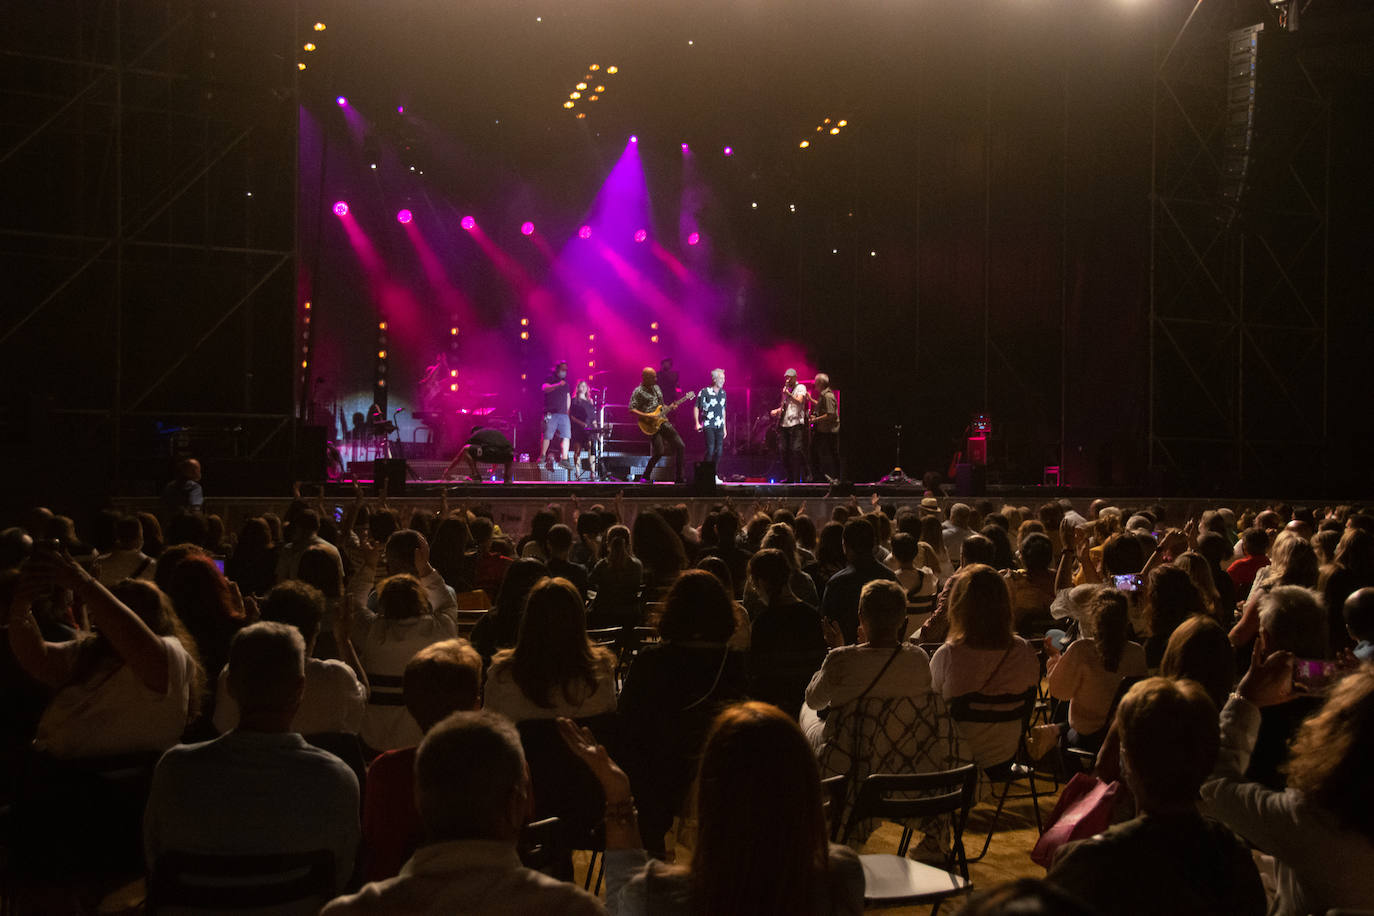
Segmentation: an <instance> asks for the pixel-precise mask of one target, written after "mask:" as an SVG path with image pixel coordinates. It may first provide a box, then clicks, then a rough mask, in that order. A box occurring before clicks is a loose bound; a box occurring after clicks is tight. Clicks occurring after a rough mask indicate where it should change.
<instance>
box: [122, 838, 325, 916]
mask: <svg viewBox="0 0 1374 916" xmlns="http://www.w3.org/2000/svg"><path fill="white" fill-rule="evenodd" d="M334 867H335V866H334V854H333V853H331V852H330V851H329V850H327V849H315V850H311V851H309V852H284V853H271V854H257V855H206V854H202V853H189V852H178V851H175V850H173V851H168V852H165V853H163V854H162V855H160V856H158V858H157V862H156V863H155V865H154V867H153V870H152V873H151V874H150V875H149V877H148V912H149V913H158V912H161V911H163V910H164V909H176V910H177V911H178V912H180V911H183V910H186V909H190V910H205V911H206V912H215V913H220V912H225V911H228V910H247V909H254V908H257V907H272V906H282V905H284V904H288V903H305V902H307V901H312V900H314V901H318V903H319V905H321V906H323V905H324V904H325V903H327V902H328V901H329V900H330V899H331V898H333V896H334V891H335V887H334Z"/></svg>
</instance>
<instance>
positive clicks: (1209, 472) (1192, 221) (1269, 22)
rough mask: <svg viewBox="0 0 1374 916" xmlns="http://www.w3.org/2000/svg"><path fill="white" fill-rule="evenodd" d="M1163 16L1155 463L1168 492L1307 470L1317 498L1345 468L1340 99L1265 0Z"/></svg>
mask: <svg viewBox="0 0 1374 916" xmlns="http://www.w3.org/2000/svg"><path fill="white" fill-rule="evenodd" d="M1173 9H1174V11H1175V12H1177V13H1179V14H1182V13H1183V11H1184V10H1183V8H1180V7H1179V5H1178V4H1175V6H1174V8H1173ZM1158 15H1159V17H1160V19H1159V21H1158V27H1157V29H1156V36H1157V38H1156V40H1157V45H1156V55H1155V60H1156V64H1155V74H1154V102H1153V123H1152V141H1151V182H1150V183H1151V201H1150V204H1151V206H1150V240H1151V241H1150V264H1149V388H1148V393H1149V433H1148V462H1149V466H1150V468H1151V470H1152V473H1153V475H1154V477H1155V481H1156V483H1157V484H1159V485H1160V486H1161V487H1163V488H1165V489H1168V488H1169V487H1173V486H1180V485H1181V486H1184V487H1187V488H1188V490H1189V491H1190V492H1202V491H1213V490H1215V491H1220V490H1221V489H1224V488H1225V487H1227V486H1234V485H1236V484H1238V483H1241V482H1244V483H1246V484H1249V485H1256V486H1269V485H1271V484H1274V483H1277V482H1280V481H1287V483H1288V484H1289V488H1290V489H1291V485H1292V483H1293V480H1294V478H1293V475H1294V474H1295V473H1296V472H1298V471H1299V470H1300V469H1307V468H1311V469H1313V470H1314V471H1315V472H1316V473H1318V474H1319V475H1320V476H1321V478H1323V479H1322V480H1312V479H1309V480H1307V481H1306V483H1307V484H1309V485H1318V486H1319V485H1321V484H1322V483H1323V482H1324V478H1325V477H1326V475H1327V473H1328V462H1329V457H1330V456H1329V446H1328V414H1327V411H1328V390H1327V389H1328V378H1329V373H1328V354H1327V336H1328V289H1327V287H1328V275H1329V221H1330V191H1331V189H1330V142H1331V140H1330V127H1331V108H1330V104H1329V102H1328V100H1327V99H1326V98H1325V97H1324V96H1323V94H1322V92H1321V91H1320V90H1319V89H1318V86H1317V84H1316V83H1315V82H1314V80H1313V79H1312V77H1311V75H1310V73H1309V71H1308V69H1307V67H1306V66H1305V65H1304V62H1303V56H1302V42H1301V33H1289V32H1287V31H1285V30H1284V27H1283V25H1282V24H1281V22H1280V19H1279V13H1278V11H1276V9H1275V8H1274V7H1273V6H1272V5H1271V4H1269V3H1268V2H1265V0H1196V2H1195V3H1194V4H1192V7H1191V11H1190V12H1188V13H1187V15H1186V19H1184V18H1183V17H1182V15H1179V16H1178V17H1177V18H1169V17H1170V16H1171V13H1170V12H1168V11H1167V9H1166V8H1165V7H1164V6H1161V11H1160V12H1159V13H1158ZM1180 19H1182V22H1181V24H1180V21H1179V20H1180ZM1257 26H1258V27H1259V28H1256V27H1257ZM1246 41H1255V42H1257V44H1256V45H1254V47H1255V48H1257V49H1258V53H1259V57H1258V64H1257V68H1252V69H1251V70H1250V71H1246V70H1245V68H1244V66H1241V67H1237V66H1236V63H1237V61H1240V62H1241V63H1242V64H1243V63H1244V61H1243V60H1242V58H1243V56H1244V55H1243V54H1241V53H1239V51H1238V50H1237V49H1240V51H1243V50H1244V49H1245V47H1246V46H1245V42H1246ZM1258 42H1264V44H1258ZM1266 54H1269V55H1271V56H1270V57H1269V58H1266V57H1265V55H1266ZM1253 60H1254V58H1251V61H1252V63H1253ZM1247 73H1248V74H1249V76H1248V77H1247ZM1256 73H1257V74H1258V78H1257V79H1255V80H1254V82H1250V83H1248V84H1247V83H1246V82H1245V81H1246V79H1247V78H1254V77H1255V74H1256ZM1247 86H1248V89H1247ZM1247 91H1248V92H1249V93H1250V94H1249V95H1248V96H1247V95H1246V94H1245V93H1246V92H1247ZM1247 99H1248V108H1247V103H1246V100H1247ZM1278 107H1281V109H1282V110H1278ZM1276 112H1277V113H1276ZM1247 114H1248V117H1249V119H1250V120H1248V121H1244V120H1238V119H1241V118H1244V117H1246V116H1247ZM1228 119H1230V120H1228ZM1228 128H1229V129H1230V137H1231V140H1232V144H1231V148H1230V150H1229V153H1230V156H1229V158H1228V149H1227V139H1228ZM1249 128H1253V132H1251V133H1248V137H1247V140H1246V142H1245V143H1244V144H1243V148H1239V149H1238V148H1237V146H1236V144H1235V142H1234V140H1235V137H1237V136H1238V135H1240V134H1241V133H1244V132H1246V131H1248V129H1249ZM1238 157H1239V158H1238Z"/></svg>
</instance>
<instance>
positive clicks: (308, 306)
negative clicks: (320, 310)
mask: <svg viewBox="0 0 1374 916" xmlns="http://www.w3.org/2000/svg"><path fill="white" fill-rule="evenodd" d="M305 307H306V308H307V309H308V308H310V300H309V299H307V300H305Z"/></svg>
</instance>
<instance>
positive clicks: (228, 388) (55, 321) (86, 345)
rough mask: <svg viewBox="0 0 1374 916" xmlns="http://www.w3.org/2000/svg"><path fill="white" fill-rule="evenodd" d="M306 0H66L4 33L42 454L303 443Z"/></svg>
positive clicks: (4, 85)
mask: <svg viewBox="0 0 1374 916" xmlns="http://www.w3.org/2000/svg"><path fill="white" fill-rule="evenodd" d="M294 18H295V12H294V4H292V3H280V4H251V5H248V4H245V5H241V6H239V7H236V5H232V4H231V5H229V6H227V7H221V8H219V9H214V8H210V6H209V5H207V4H201V3H197V2H195V0H159V2H152V0H57V2H51V3H49V2H45V3H42V4H30V5H29V6H27V7H25V8H24V9H23V11H22V12H19V13H17V14H16V15H15V16H13V17H11V19H12V20H13V21H12V22H11V23H10V24H9V26H7V29H6V30H5V34H4V36H3V37H0V75H2V76H3V78H2V79H0V137H3V138H4V139H2V140H0V201H3V206H0V272H3V275H4V276H5V277H7V279H8V280H9V284H8V289H7V290H6V291H5V298H6V299H7V300H8V302H7V304H6V306H5V308H4V309H3V310H0V372H2V373H3V374H4V378H5V380H6V382H7V384H6V385H5V392H6V395H5V402H4V403H5V413H6V419H7V423H6V425H7V426H8V427H9V432H10V433H11V434H12V435H11V438H17V439H18V440H19V441H20V442H21V443H22V444H25V445H27V446H28V448H27V456H28V458H29V468H30V470H32V471H34V473H36V474H37V475H38V476H39V477H40V478H41V477H42V476H44V474H45V473H51V475H52V476H54V477H57V478H65V479H69V480H70V479H71V474H72V473H73V471H74V469H76V468H80V469H81V470H80V473H81V475H82V480H83V481H84V482H85V483H86V484H87V485H88V486H89V487H90V492H93V493H94V492H99V491H102V490H103V491H106V492H108V491H115V492H119V491H123V492H131V491H132V492H137V491H139V490H145V489H146V488H147V487H148V486H151V485H153V483H154V482H155V481H157V480H158V479H161V478H164V477H165V475H166V473H167V469H168V463H169V461H170V459H172V458H174V457H176V456H177V455H178V454H185V453H187V452H191V451H194V452H197V453H198V454H199V455H200V456H201V457H206V458H209V459H211V460H216V459H221V460H223V461H224V462H226V464H227V463H231V462H234V461H238V462H241V463H244V464H246V463H249V462H252V461H255V460H262V459H274V458H279V459H280V460H281V461H282V462H285V461H286V460H287V459H288V458H289V455H290V446H291V441H292V437H293V434H294V430H293V424H292V418H293V414H294V410H293V392H292V383H293V372H292V365H293V359H294V357H293V348H294V321H295V309H294V299H295V285H296V271H295V269H294V268H295V264H296V261H297V255H296V238H295V235H296V230H295V225H296V220H295V207H296V172H297V168H296V127H297V92H296V79H297V78H296V72H297V70H296V58H295V55H294V54H293V53H292V49H293V47H294V42H295V30H296V23H295V21H294Z"/></svg>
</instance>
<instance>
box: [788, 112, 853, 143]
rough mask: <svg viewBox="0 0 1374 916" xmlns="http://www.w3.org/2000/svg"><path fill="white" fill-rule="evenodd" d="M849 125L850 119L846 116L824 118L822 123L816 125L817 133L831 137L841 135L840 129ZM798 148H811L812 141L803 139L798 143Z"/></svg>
mask: <svg viewBox="0 0 1374 916" xmlns="http://www.w3.org/2000/svg"><path fill="white" fill-rule="evenodd" d="M848 126H849V121H848V119H846V118H824V119H822V120H821V123H819V124H817V125H816V133H818V134H820V135H821V136H822V137H824V136H826V135H829V136H831V137H837V136H839V134H840V131H841V130H843V129H844V128H846V127H848ZM797 148H798V149H810V148H811V141H810V140H806V139H803V140H802V141H801V142H799V143H798V144H797Z"/></svg>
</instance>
